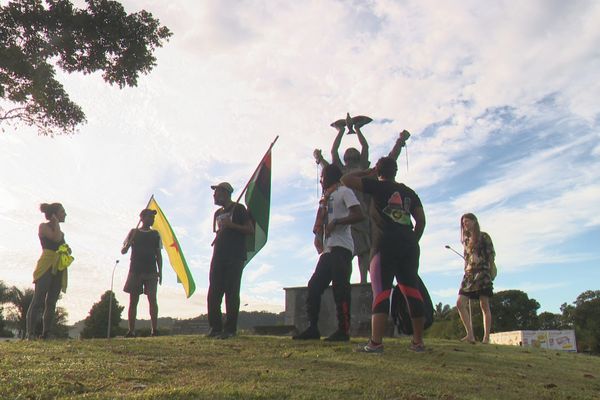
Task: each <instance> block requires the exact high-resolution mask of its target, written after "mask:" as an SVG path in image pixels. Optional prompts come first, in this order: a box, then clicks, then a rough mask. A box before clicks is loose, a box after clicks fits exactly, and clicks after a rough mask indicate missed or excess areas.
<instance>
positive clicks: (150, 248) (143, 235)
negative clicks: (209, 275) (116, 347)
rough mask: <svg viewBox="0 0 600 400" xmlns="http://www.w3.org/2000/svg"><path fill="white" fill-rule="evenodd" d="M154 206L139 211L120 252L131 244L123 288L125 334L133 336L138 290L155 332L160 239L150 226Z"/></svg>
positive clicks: (153, 333) (126, 249)
mask: <svg viewBox="0 0 600 400" xmlns="http://www.w3.org/2000/svg"><path fill="white" fill-rule="evenodd" d="M155 215H156V210H150V209H148V208H146V209H143V210H142V212H140V222H141V224H142V226H141V228H135V229H132V230H131V231H129V234H128V235H127V238H126V239H125V241H124V242H123V248H122V249H121V254H125V253H127V251H128V250H129V248H130V247H131V263H130V264H129V274H128V275H127V281H126V282H125V287H124V288H123V290H124V291H125V292H127V293H129V311H128V314H127V318H128V321H127V322H128V325H129V330H128V331H127V334H126V335H125V337H135V319H136V315H137V305H138V301H139V299H140V294H142V293H143V294H145V295H146V296H147V297H148V304H149V309H150V320H151V323H152V331H151V332H150V335H151V336H156V334H157V332H158V330H157V324H158V302H157V301H156V292H157V284H159V283H160V284H162V255H161V249H162V244H161V243H162V242H161V239H160V235H159V233H158V232H157V231H155V230H153V229H152V224H154V216H155Z"/></svg>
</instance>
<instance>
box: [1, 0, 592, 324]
mask: <svg viewBox="0 0 600 400" xmlns="http://www.w3.org/2000/svg"><path fill="white" fill-rule="evenodd" d="M3 3H4V2H3ZM123 4H124V6H125V8H126V10H127V11H128V12H135V11H138V10H140V9H142V8H143V9H146V10H148V11H150V12H152V14H153V15H154V16H155V17H156V18H158V19H160V21H161V23H162V24H164V25H166V26H167V27H169V29H171V31H172V32H173V36H172V38H171V39H170V41H169V42H167V43H166V44H165V45H164V47H163V48H161V49H158V50H157V51H156V56H157V66H156V67H155V68H154V69H153V70H152V72H151V73H149V74H148V75H144V76H142V77H141V79H140V80H139V84H138V86H137V87H135V88H125V89H122V90H120V89H118V88H117V87H112V86H110V85H108V84H106V83H105V82H104V81H103V80H102V78H101V75H100V74H92V75H83V74H71V75H68V74H66V73H62V72H59V74H58V75H59V79H60V81H61V82H62V83H63V84H64V86H65V88H66V90H67V92H68V93H69V94H70V96H71V98H72V99H73V100H74V101H75V102H76V103H78V104H79V105H80V106H82V108H83V110H84V112H85V113H86V115H87V123H86V124H84V125H81V126H80V127H79V130H78V132H77V133H75V134H73V135H58V136H55V137H44V136H38V134H37V133H36V131H34V130H33V129H31V128H29V127H26V126H23V125H18V126H15V127H10V126H7V125H1V126H0V128H3V131H0V255H1V256H2V259H3V262H2V263H1V264H0V280H2V281H4V282H5V284H7V285H10V286H17V287H20V288H26V287H32V273H33V269H34V267H35V263H36V261H37V259H38V257H39V255H40V252H41V250H40V245H39V240H38V238H37V228H38V225H39V223H41V222H43V221H44V218H43V214H42V213H41V212H40V211H39V204H40V203H44V202H55V201H58V202H61V203H63V205H64V206H65V209H66V211H67V214H68V215H67V219H66V222H65V223H64V224H62V229H63V231H64V232H65V237H66V240H67V242H68V243H69V244H70V246H71V247H72V249H73V255H74V256H75V262H74V263H73V265H72V266H71V267H70V268H69V288H68V291H67V293H66V294H65V295H64V296H63V298H62V299H61V300H60V301H59V304H58V305H59V306H62V307H65V308H66V310H67V312H68V313H69V322H71V323H73V322H76V321H78V320H81V319H83V318H85V317H86V316H87V314H88V312H89V310H90V308H91V307H92V305H93V304H94V303H95V302H97V301H99V299H100V296H101V295H102V293H104V292H105V291H106V290H108V289H110V287H111V275H112V272H113V268H115V265H116V269H115V275H114V282H113V284H114V289H115V292H116V298H117V300H118V301H119V303H120V304H121V305H125V306H126V305H127V303H128V297H127V294H126V293H124V292H123V291H122V287H123V284H124V282H125V278H126V276H127V271H128V265H129V259H128V257H129V254H128V255H126V256H122V255H121V254H120V252H119V250H120V246H121V243H122V241H123V239H124V238H125V236H126V234H127V232H128V231H129V229H131V228H132V227H134V226H135V225H136V223H137V222H138V217H137V216H138V214H139V212H140V210H141V209H142V208H144V207H145V205H146V204H147V202H148V200H149V198H150V196H151V195H152V194H154V196H155V198H156V199H157V201H158V203H159V204H160V205H161V207H162V209H163V211H164V212H165V214H166V216H167V218H169V220H170V222H171V225H172V226H173V228H174V230H175V232H176V234H177V235H178V237H179V241H180V244H181V248H182V250H183V252H184V254H185V257H186V259H187V261H188V264H189V267H190V269H191V272H192V274H193V276H194V279H195V282H196V287H197V289H196V292H195V293H194V294H193V295H192V296H191V297H190V298H189V299H186V297H185V293H184V291H183V288H182V287H181V285H179V284H178V283H177V281H176V277H175V274H174V272H173V271H172V270H171V269H170V267H169V265H168V263H166V265H165V273H164V280H163V284H162V286H161V287H160V288H159V292H158V296H159V307H160V309H159V315H160V316H163V317H166V316H170V317H176V318H191V317H195V316H198V315H200V314H203V313H206V294H207V290H208V270H209V265H210V258H211V254H212V248H211V246H210V243H211V242H212V240H213V233H212V215H213V213H214V211H215V210H216V209H217V207H216V206H215V205H214V204H213V198H212V190H211V189H210V185H212V184H215V183H218V182H221V181H228V182H230V183H231V184H232V185H233V187H234V188H235V189H236V190H235V192H234V197H236V198H237V195H239V193H240V191H241V189H242V188H243V187H244V185H245V183H246V182H247V180H248V179H249V178H250V175H251V174H252V172H253V171H254V169H255V167H256V165H257V164H258V162H259V161H260V159H261V157H262V155H263V154H264V152H265V151H266V150H267V148H268V146H269V144H270V143H271V142H272V141H273V140H274V139H275V137H276V136H279V139H278V141H277V143H276V144H275V146H274V148H273V177H272V199H271V224H270V230H269V241H268V243H267V245H266V246H265V248H264V249H263V250H262V251H261V252H260V253H259V254H258V255H257V256H256V257H255V258H254V259H253V260H252V261H251V262H250V263H249V265H248V266H247V267H246V269H245V271H244V275H243V280H242V290H241V304H242V308H241V309H242V310H245V311H251V310H266V311H272V312H280V311H283V310H284V309H285V292H284V290H283V288H285V287H296V286H305V285H306V283H307V282H308V280H309V278H310V276H311V274H312V272H313V270H314V266H315V264H316V261H317V257H318V255H317V253H316V251H315V250H314V248H313V245H312V233H311V230H312V224H313V221H314V215H315V210H316V205H317V201H318V180H317V175H318V173H319V171H318V169H317V166H316V164H315V163H314V160H313V158H312V152H313V150H314V149H315V148H319V149H322V150H323V154H324V155H325V157H326V158H328V159H330V148H331V144H332V142H333V139H334V137H335V133H336V132H335V130H334V129H333V128H331V127H330V126H329V124H330V123H331V122H332V121H335V120H337V119H339V118H342V117H344V116H345V115H346V113H347V112H349V113H350V114H351V115H367V116H370V117H371V118H373V122H371V123H370V124H368V125H366V126H365V127H364V128H363V132H364V134H365V137H366V139H367V141H368V143H369V146H370V160H371V161H372V163H373V164H374V163H375V161H376V160H377V159H378V158H379V157H381V156H383V155H386V154H387V153H388V152H389V150H390V149H391V147H392V146H393V144H394V142H395V139H396V138H397V137H398V134H399V132H400V131H402V130H403V129H407V130H408V131H410V132H411V134H412V136H411V138H410V139H409V141H408V148H407V150H408V151H403V152H402V154H401V156H400V158H399V172H398V176H397V180H398V181H401V182H404V183H405V184H407V185H408V186H410V187H411V188H413V189H414V190H415V191H416V192H417V193H418V195H419V196H420V198H421V200H422V202H423V206H424V210H425V214H426V217H427V226H426V228H425V233H424V236H423V238H422V240H421V263H420V275H421V276H422V278H423V281H424V282H425V284H426V285H427V287H428V289H429V291H430V294H431V296H432V300H433V301H434V303H438V302H442V303H443V304H450V305H454V303H455V301H456V295H457V292H458V288H459V285H460V281H461V278H462V273H463V264H462V260H461V259H460V258H459V257H458V256H457V255H456V254H454V253H452V252H451V251H449V250H447V249H446V248H445V247H444V246H445V245H446V244H448V245H450V246H452V247H453V248H455V249H457V250H458V251H459V252H462V247H461V243H460V231H459V221H460V216H461V215H462V214H464V213H466V212H473V213H475V214H476V215H477V216H478V218H479V222H480V225H481V228H482V230H483V231H486V232H488V233H489V234H490V236H491V238H492V240H493V242H494V246H495V249H496V254H497V256H496V263H497V265H498V277H497V278H496V280H495V282H494V289H495V291H500V290H508V289H518V290H522V291H525V292H526V293H527V294H528V295H529V297H530V298H534V299H536V300H537V301H538V302H539V303H540V305H541V307H540V309H539V310H538V312H542V311H550V312H555V313H556V312H559V309H560V306H561V304H563V303H572V302H573V301H574V300H575V299H576V297H577V296H578V295H579V294H580V293H582V292H583V291H585V290H600V269H599V268H598V267H599V264H600V246H599V244H600V141H599V139H600V103H599V101H598V99H599V98H600V52H599V51H598V43H599V42H600V24H598V23H597V22H598V21H599V20H600V3H598V2H595V1H570V2H564V1H559V0H555V1H549V0H544V1H533V0H532V1H526V2H514V1H496V2H492V3H490V2H480V1H475V0H474V1H460V2H438V1H427V0H418V1H391V0H372V1H333V0H318V1H317V0H315V1H312V0H306V1H300V2H289V1H266V0H264V1H259V0H256V1H237V0H236V1H234V0H207V1H202V2H196V1H191V0H188V1H185V0H173V1H169V2H163V1H148V0H144V1H142V0H127V1H123ZM358 146H359V144H358V141H357V139H356V136H345V137H344V139H343V142H342V145H341V150H342V151H343V150H344V149H346V148H348V147H358ZM164 257H165V260H166V254H164ZM117 261H119V263H118V264H116V262H117ZM352 281H353V282H358V281H359V273H358V267H357V266H356V262H355V263H354V270H353V276H352ZM147 310H148V308H147V304H146V302H144V301H143V299H142V301H140V306H139V308H138V317H139V318H148V311H147ZM123 317H124V318H126V311H125V312H124V313H123Z"/></svg>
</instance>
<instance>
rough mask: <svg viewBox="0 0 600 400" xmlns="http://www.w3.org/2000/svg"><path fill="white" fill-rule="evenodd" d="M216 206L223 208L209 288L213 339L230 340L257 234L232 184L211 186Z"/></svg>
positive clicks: (217, 216)
mask: <svg viewBox="0 0 600 400" xmlns="http://www.w3.org/2000/svg"><path fill="white" fill-rule="evenodd" d="M211 189H213V190H214V193H213V198H214V203H215V204H216V205H218V206H221V208H219V209H218V210H217V211H216V212H215V215H214V220H213V230H214V231H215V233H216V237H215V240H214V242H213V257H212V261H211V263H210V274H209V287H208V299H207V302H208V324H209V326H210V332H209V334H208V336H209V337H215V338H220V339H228V338H230V337H232V336H235V334H236V332H237V318H238V314H239V310H240V285H241V282H242V271H243V270H244V266H245V264H246V259H247V249H246V237H247V236H248V235H252V234H253V233H254V225H253V223H252V220H251V218H250V216H249V214H248V211H247V210H246V207H244V206H243V205H242V204H240V203H237V202H234V201H233V200H231V194H232V193H233V187H232V186H231V185H230V184H229V183H228V182H221V183H219V184H218V185H214V186H211ZM223 295H225V307H226V313H227V320H226V322H225V325H224V326H223V321H222V318H223V315H222V313H221V302H222V301H223Z"/></svg>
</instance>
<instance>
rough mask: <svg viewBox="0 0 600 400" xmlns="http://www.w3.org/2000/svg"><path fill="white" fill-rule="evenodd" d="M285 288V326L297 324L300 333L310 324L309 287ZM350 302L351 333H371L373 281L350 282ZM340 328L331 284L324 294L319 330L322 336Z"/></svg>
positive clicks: (360, 334)
mask: <svg viewBox="0 0 600 400" xmlns="http://www.w3.org/2000/svg"><path fill="white" fill-rule="evenodd" d="M283 290H285V322H284V324H285V325H294V326H295V327H296V329H297V331H298V332H301V331H303V330H304V329H306V328H307V327H308V317H307V315H306V297H307V296H308V288H307V287H306V286H303V287H291V288H284V289H283ZM350 301H351V303H350V336H364V337H369V336H370V335H371V305H372V303H373V293H372V291H371V284H370V283H355V284H352V285H351V300H350ZM336 329H337V314H336V311H335V301H334V300H333V290H332V288H331V286H330V287H328V288H327V289H326V290H325V292H324V293H323V295H322V296H321V311H320V313H319V331H320V332H321V335H322V336H329V335H330V334H332V333H333V332H335V330H336Z"/></svg>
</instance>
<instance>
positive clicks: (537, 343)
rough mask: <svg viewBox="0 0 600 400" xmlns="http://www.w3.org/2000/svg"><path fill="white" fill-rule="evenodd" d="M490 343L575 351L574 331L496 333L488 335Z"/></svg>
mask: <svg viewBox="0 0 600 400" xmlns="http://www.w3.org/2000/svg"><path fill="white" fill-rule="evenodd" d="M490 343H493V344H506V345H512V346H523V347H536V348H541V349H551V350H562V351H577V344H576V343H575V331H574V330H563V331H557V330H556V331H511V332H498V333H492V334H491V335H490Z"/></svg>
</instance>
